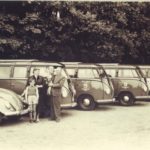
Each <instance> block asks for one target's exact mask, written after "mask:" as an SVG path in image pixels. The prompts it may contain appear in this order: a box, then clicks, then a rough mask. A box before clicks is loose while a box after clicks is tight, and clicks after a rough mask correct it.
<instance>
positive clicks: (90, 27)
mask: <svg viewBox="0 0 150 150" xmlns="http://www.w3.org/2000/svg"><path fill="white" fill-rule="evenodd" d="M149 9H150V3H148V2H143V3H141V2H139V3H138V2H132V3H131V2H130V3H127V2H126V3H125V2H115V3H113V2H58V1H56V2H39V1H36V2H30V3H29V2H27V1H26V2H24V1H22V2H4V1H3V2H0V56H1V58H26V59H30V58H39V59H47V60H51V61H84V62H120V63H143V64H144V63H146V64H148V63H150V50H149V47H150V26H149V24H150V14H149Z"/></svg>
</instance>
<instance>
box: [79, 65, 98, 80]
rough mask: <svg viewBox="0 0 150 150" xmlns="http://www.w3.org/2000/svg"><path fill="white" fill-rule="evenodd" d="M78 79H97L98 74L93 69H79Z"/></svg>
mask: <svg viewBox="0 0 150 150" xmlns="http://www.w3.org/2000/svg"><path fill="white" fill-rule="evenodd" d="M78 77H79V78H92V79H93V78H97V77H98V72H97V71H96V70H95V71H94V69H86V68H84V69H79V70H78Z"/></svg>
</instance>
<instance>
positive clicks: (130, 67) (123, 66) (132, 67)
mask: <svg viewBox="0 0 150 150" xmlns="http://www.w3.org/2000/svg"><path fill="white" fill-rule="evenodd" d="M102 66H103V68H104V69H105V68H124V69H128V68H129V69H135V68H136V66H132V65H106V66H105V65H102Z"/></svg>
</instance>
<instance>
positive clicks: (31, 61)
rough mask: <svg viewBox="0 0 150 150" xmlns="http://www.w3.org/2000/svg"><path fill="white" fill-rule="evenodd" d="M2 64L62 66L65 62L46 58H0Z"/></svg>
mask: <svg viewBox="0 0 150 150" xmlns="http://www.w3.org/2000/svg"><path fill="white" fill-rule="evenodd" d="M0 64H4V65H6V64H7V65H8V64H11V65H12V64H15V65H29V64H32V65H39V66H40V65H41V66H43V65H46V66H60V67H64V64H62V63H59V62H51V61H44V60H37V59H0Z"/></svg>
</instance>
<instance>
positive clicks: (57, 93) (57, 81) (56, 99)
mask: <svg viewBox="0 0 150 150" xmlns="http://www.w3.org/2000/svg"><path fill="white" fill-rule="evenodd" d="M61 72H62V68H61V67H55V70H54V75H53V77H52V82H51V83H50V84H49V86H50V87H51V99H50V116H51V120H56V122H59V121H60V114H61V107H60V104H61V98H62V95H61V89H62V87H63V84H64V81H65V77H63V76H62V74H61Z"/></svg>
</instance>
